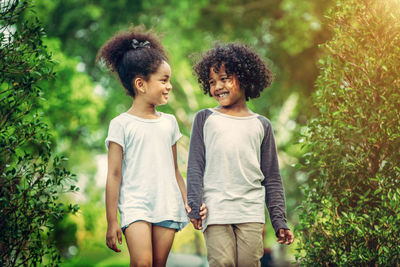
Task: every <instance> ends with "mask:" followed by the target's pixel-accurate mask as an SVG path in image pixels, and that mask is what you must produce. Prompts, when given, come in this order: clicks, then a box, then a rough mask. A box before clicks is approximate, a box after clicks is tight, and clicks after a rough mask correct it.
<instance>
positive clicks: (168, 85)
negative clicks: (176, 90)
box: [167, 82, 172, 91]
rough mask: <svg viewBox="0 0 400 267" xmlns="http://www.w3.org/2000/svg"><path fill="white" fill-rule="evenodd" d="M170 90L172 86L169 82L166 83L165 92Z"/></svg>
mask: <svg viewBox="0 0 400 267" xmlns="http://www.w3.org/2000/svg"><path fill="white" fill-rule="evenodd" d="M171 89H172V84H171V83H170V82H168V84H167V90H168V91H170V90H171Z"/></svg>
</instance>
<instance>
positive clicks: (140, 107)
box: [127, 100, 160, 119]
mask: <svg viewBox="0 0 400 267" xmlns="http://www.w3.org/2000/svg"><path fill="white" fill-rule="evenodd" d="M127 113H129V114H132V115H135V116H137V117H140V118H143V119H157V118H159V117H160V114H159V113H158V112H157V111H156V107H155V106H154V105H150V104H148V103H144V102H142V101H135V100H133V104H132V106H131V108H130V109H129V110H128V111H127Z"/></svg>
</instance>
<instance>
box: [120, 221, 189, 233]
mask: <svg viewBox="0 0 400 267" xmlns="http://www.w3.org/2000/svg"><path fill="white" fill-rule="evenodd" d="M140 221H143V220H137V221H134V222H131V223H130V224H128V225H127V226H124V227H122V228H121V229H122V232H123V233H124V234H125V230H126V228H128V226H129V225H131V224H132V223H135V222H140ZM151 224H152V225H156V226H160V227H164V228H171V229H175V230H176V231H179V230H181V229H182V223H179V222H175V221H171V220H166V221H162V222H158V223H151Z"/></svg>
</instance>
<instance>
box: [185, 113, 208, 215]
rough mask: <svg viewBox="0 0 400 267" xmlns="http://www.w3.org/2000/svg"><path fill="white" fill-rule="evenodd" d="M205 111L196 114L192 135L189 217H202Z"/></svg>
mask: <svg viewBox="0 0 400 267" xmlns="http://www.w3.org/2000/svg"><path fill="white" fill-rule="evenodd" d="M205 115H206V114H205V112H199V113H197V114H196V116H195V118H194V122H193V127H192V132H191V136H190V146H189V161H188V168H187V188H188V192H187V196H188V205H189V207H190V209H191V211H190V213H189V214H188V215H189V218H191V219H201V216H200V207H201V204H202V195H203V175H204V169H205V163H206V159H205V156H206V155H205V153H206V152H205V145H204V139H203V126H204V121H205V119H206V118H205Z"/></svg>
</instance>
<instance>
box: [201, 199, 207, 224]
mask: <svg viewBox="0 0 400 267" xmlns="http://www.w3.org/2000/svg"><path fill="white" fill-rule="evenodd" d="M207 212H208V210H207V207H206V204H205V203H203V204H201V207H200V216H201V220H202V221H204V220H205V219H206V217H207Z"/></svg>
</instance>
